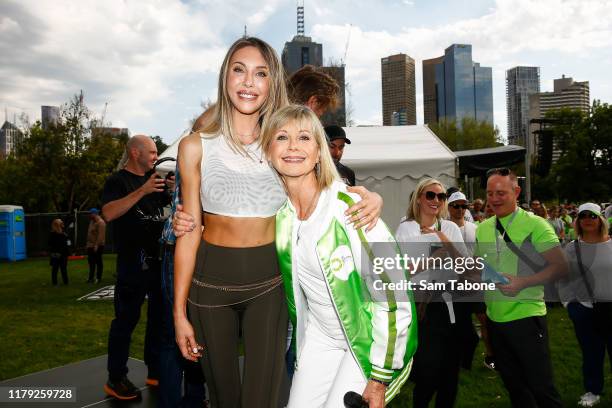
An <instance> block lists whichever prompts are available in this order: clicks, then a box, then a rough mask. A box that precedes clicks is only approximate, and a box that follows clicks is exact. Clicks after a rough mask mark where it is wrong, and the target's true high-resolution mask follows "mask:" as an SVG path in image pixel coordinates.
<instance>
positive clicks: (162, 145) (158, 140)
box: [151, 135, 168, 154]
mask: <svg viewBox="0 0 612 408" xmlns="http://www.w3.org/2000/svg"><path fill="white" fill-rule="evenodd" d="M151 139H153V141H154V142H155V147H157V154H162V153H163V152H164V150H166V149H167V148H168V145H167V144H165V143H164V141H163V140H162V138H161V137H159V136H157V135H156V136H153V137H152V138H151Z"/></svg>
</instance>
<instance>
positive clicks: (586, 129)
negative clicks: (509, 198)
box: [534, 100, 612, 201]
mask: <svg viewBox="0 0 612 408" xmlns="http://www.w3.org/2000/svg"><path fill="white" fill-rule="evenodd" d="M546 118H547V119H551V120H552V121H553V123H552V124H551V125H550V126H549V127H548V130H549V134H550V135H552V137H553V141H554V146H555V149H557V150H558V151H559V154H560V155H559V159H558V160H557V162H556V163H554V164H553V165H552V166H551V168H550V171H549V173H548V174H545V175H544V176H543V177H539V178H536V179H535V180H534V193H536V194H540V197H551V198H553V197H555V198H558V199H559V200H563V199H567V200H570V201H586V200H595V201H597V200H602V201H605V200H608V199H609V198H610V196H611V195H612V187H611V185H610V180H611V179H612V151H611V149H612V107H611V106H609V105H608V104H606V103H603V104H602V103H601V102H600V101H598V100H595V101H594V102H593V106H592V108H591V110H590V112H589V115H584V114H583V113H582V112H580V111H578V110H574V109H567V108H564V109H559V110H554V111H550V112H547V115H546Z"/></svg>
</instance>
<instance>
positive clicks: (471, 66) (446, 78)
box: [423, 44, 493, 125]
mask: <svg viewBox="0 0 612 408" xmlns="http://www.w3.org/2000/svg"><path fill="white" fill-rule="evenodd" d="M423 104H424V112H425V123H434V122H437V121H439V120H441V119H446V120H456V121H457V122H458V123H460V122H461V120H462V119H463V118H471V119H474V120H477V121H486V122H489V123H490V124H491V125H493V70H492V69H491V68H490V67H481V66H480V64H479V63H477V62H474V61H473V60H472V46H471V45H469V44H453V45H451V46H450V47H448V48H447V49H446V50H444V55H443V56H441V57H437V58H432V59H429V60H424V61H423Z"/></svg>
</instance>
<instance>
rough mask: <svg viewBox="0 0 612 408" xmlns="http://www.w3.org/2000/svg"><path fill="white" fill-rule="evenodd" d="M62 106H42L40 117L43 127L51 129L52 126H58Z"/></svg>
mask: <svg viewBox="0 0 612 408" xmlns="http://www.w3.org/2000/svg"><path fill="white" fill-rule="evenodd" d="M59 117H60V108H59V106H41V107H40V118H41V120H40V121H41V124H42V128H43V129H45V130H46V129H49V127H50V126H56V125H57V124H58V122H59Z"/></svg>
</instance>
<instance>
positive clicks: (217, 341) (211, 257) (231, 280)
mask: <svg viewBox="0 0 612 408" xmlns="http://www.w3.org/2000/svg"><path fill="white" fill-rule="evenodd" d="M278 278H279V269H278V260H277V257H276V248H275V245H274V243H272V244H268V245H264V246H260V247H254V248H227V247H220V246H216V245H212V244H209V243H207V242H204V241H202V243H201V244H200V248H199V250H198V254H197V258H196V270H195V273H194V279H195V281H196V282H194V283H192V286H191V290H190V293H189V316H190V319H191V321H192V324H193V327H194V330H195V332H196V338H197V341H198V342H200V344H202V345H204V352H203V357H202V358H201V364H202V368H203V370H204V374H205V376H206V383H207V385H208V389H209V392H210V401H211V404H212V406H213V407H214V408H241V407H242V408H246V407H249V408H259V407H261V408H274V407H277V406H278V401H279V394H280V386H281V383H282V381H283V376H286V369H285V363H284V356H285V345H286V338H287V322H288V318H287V306H286V301H285V291H284V289H283V286H282V284H278ZM266 282H271V283H266ZM253 286H255V287H254V288H253ZM220 287H224V288H225V289H221V288H220ZM228 287H231V288H230V290H227V289H228ZM211 306H212V307H211ZM214 306H221V307H214ZM241 334H242V340H243V345H244V372H243V378H242V381H241V378H240V370H239V362H238V357H239V338H240V335H241Z"/></svg>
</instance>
